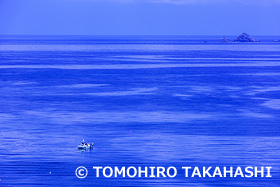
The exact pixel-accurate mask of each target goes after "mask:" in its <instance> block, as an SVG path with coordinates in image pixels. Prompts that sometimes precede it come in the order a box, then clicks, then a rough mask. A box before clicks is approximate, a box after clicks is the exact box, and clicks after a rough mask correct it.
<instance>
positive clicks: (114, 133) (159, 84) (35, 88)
mask: <svg viewBox="0 0 280 187" xmlns="http://www.w3.org/2000/svg"><path fill="white" fill-rule="evenodd" d="M220 38H221V36H199V37H198V36H29V37H25V36H1V37H0V129H1V130H0V142H1V144H0V145H1V146H0V179H1V180H0V185H1V186H6V187H15V186H23V187H27V186H28V187H29V186H69V187H70V186H201V187H212V186H230V187H235V186H254V187H258V186H259V187H262V186H270V187H277V186H279V185H280V173H279V172H280V166H279V164H280V157H279V155H280V149H279V147H280V135H279V132H280V115H279V114H280V94H279V92H280V43H279V42H273V40H274V39H280V37H258V38H257V39H259V40H261V42H256V43H238V42H229V43H221V42H220V41H219V40H220ZM83 139H84V140H85V141H88V142H94V143H95V146H94V149H93V150H91V151H79V150H78V149H77V145H78V144H80V143H81V141H82V140H83ZM79 166H85V167H86V168H87V169H88V172H89V173H88V176H87V177H86V178H85V179H79V178H77V177H76V175H75V170H76V168H77V167H79ZM93 166H103V167H104V166H112V167H114V166H119V167H120V166H125V167H129V166H135V167H138V166H141V167H144V166H164V167H168V166H175V167H177V168H178V172H179V173H178V175H177V176H176V177H174V178H162V177H161V178H144V177H141V178H138V177H135V178H127V177H126V178H121V177H118V178H114V177H111V178H105V177H100V178H96V177H95V175H94V170H93V169H92V167H93ZM182 166H191V167H195V166H199V167H203V166H213V167H215V166H220V167H223V166H233V167H237V166H240V167H246V166H258V167H261V166H271V167H272V170H271V171H272V177H271V178H261V177H258V178H254V177H253V178H242V177H237V178H230V177H227V178H220V177H215V178H199V177H194V178H191V177H189V178H185V177H184V175H183V173H180V171H181V170H180V168H181V167H182Z"/></svg>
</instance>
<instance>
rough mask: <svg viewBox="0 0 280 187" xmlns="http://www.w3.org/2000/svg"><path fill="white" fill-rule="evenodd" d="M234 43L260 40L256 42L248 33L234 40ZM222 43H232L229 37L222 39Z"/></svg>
mask: <svg viewBox="0 0 280 187" xmlns="http://www.w3.org/2000/svg"><path fill="white" fill-rule="evenodd" d="M233 41H234V42H259V40H256V39H255V38H253V37H252V36H250V35H249V34H247V33H242V34H241V35H239V36H238V37H237V38H235V39H234V40H233ZM221 42H230V40H229V39H228V38H227V37H223V38H222V39H221Z"/></svg>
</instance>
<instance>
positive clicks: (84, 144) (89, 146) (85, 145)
mask: <svg viewBox="0 0 280 187" xmlns="http://www.w3.org/2000/svg"><path fill="white" fill-rule="evenodd" d="M92 148H93V143H87V142H85V141H84V140H83V142H82V143H81V144H80V145H78V149H92Z"/></svg>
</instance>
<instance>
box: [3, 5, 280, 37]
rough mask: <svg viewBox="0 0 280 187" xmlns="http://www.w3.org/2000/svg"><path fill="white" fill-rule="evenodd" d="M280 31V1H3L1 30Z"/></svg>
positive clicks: (72, 32) (112, 32) (137, 32)
mask: <svg viewBox="0 0 280 187" xmlns="http://www.w3.org/2000/svg"><path fill="white" fill-rule="evenodd" d="M242 32H247V33H249V34H252V35H280V0H0V34H17V35H18V34H19V35H25V34H32V35H34V34H36V35H37V34H39V35H40V34H43V35H61V34H66V35H238V34H240V33H242Z"/></svg>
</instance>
